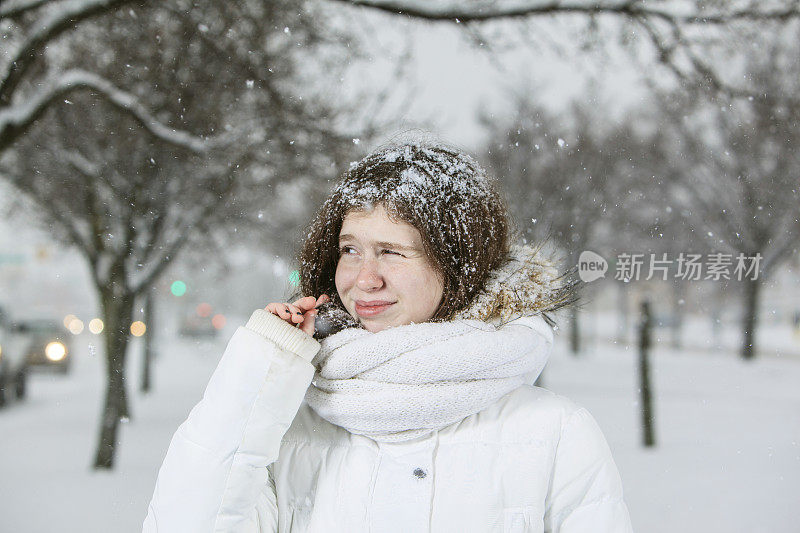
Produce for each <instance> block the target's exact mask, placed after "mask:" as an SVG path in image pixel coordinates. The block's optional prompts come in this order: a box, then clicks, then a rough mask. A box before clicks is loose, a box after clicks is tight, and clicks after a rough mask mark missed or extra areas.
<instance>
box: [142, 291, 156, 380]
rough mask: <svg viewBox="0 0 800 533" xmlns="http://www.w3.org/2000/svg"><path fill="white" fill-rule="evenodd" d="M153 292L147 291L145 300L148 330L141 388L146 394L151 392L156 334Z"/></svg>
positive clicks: (145, 321)
mask: <svg viewBox="0 0 800 533" xmlns="http://www.w3.org/2000/svg"><path fill="white" fill-rule="evenodd" d="M153 309H154V305H153V291H147V295H146V296H145V300H144V323H145V325H146V326H147V329H146V331H145V334H144V354H142V381H141V384H140V387H139V390H141V391H142V392H144V393H147V392H150V386H151V380H150V367H151V362H152V360H153V336H154V335H155V333H156V328H155V325H156V323H155V318H154V314H153Z"/></svg>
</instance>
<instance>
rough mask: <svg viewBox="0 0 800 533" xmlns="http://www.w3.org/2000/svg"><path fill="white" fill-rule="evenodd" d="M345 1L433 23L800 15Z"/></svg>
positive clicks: (790, 10) (792, 11)
mask: <svg viewBox="0 0 800 533" xmlns="http://www.w3.org/2000/svg"><path fill="white" fill-rule="evenodd" d="M330 1H331V2H338V3H343V4H350V5H353V6H358V7H364V8H369V9H374V10H378V11H383V12H386V13H392V14H395V15H403V16H406V17H411V18H418V19H424V20H428V21H433V22H456V23H461V22H486V21H489V20H502V19H520V18H530V17H540V16H550V15H557V14H581V15H599V14H604V13H608V14H613V15H623V16H626V17H654V18H660V19H662V20H666V21H671V22H674V23H679V24H728V23H730V22H734V21H750V22H755V21H770V20H774V21H787V20H791V19H797V18H800V8H798V6H797V4H796V3H792V5H790V6H787V7H786V8H785V9H770V10H760V9H758V8H757V4H754V5H753V7H752V8H749V9H740V10H734V11H730V12H725V11H720V12H717V13H710V14H698V13H695V14H680V13H677V12H671V11H669V10H664V9H656V8H651V7H648V6H647V5H646V4H645V3H644V2H641V1H639V0H629V1H624V2H580V1H578V2H562V1H560V0H553V1H550V2H543V3H542V2H532V3H531V4H530V5H524V6H514V7H496V8H493V9H484V8H482V7H481V8H466V9H459V8H456V9H436V8H435V7H433V8H432V7H430V4H429V3H428V4H423V3H422V2H420V3H416V4H412V3H410V2H402V1H400V2H382V1H376V0H330Z"/></svg>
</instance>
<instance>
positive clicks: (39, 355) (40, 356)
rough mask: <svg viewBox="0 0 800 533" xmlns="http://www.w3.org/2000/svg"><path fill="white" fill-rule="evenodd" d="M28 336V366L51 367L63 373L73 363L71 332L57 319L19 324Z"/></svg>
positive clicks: (26, 360) (18, 326) (26, 351)
mask: <svg viewBox="0 0 800 533" xmlns="http://www.w3.org/2000/svg"><path fill="white" fill-rule="evenodd" d="M17 328H18V330H19V331H20V332H22V333H23V334H25V335H26V336H27V337H28V343H27V345H26V347H25V362H26V363H27V365H28V368H30V369H33V368H51V369H53V370H55V371H57V372H60V373H62V374H66V373H67V372H68V371H69V367H70V365H71V364H72V354H71V353H70V342H69V333H68V332H67V330H66V329H64V327H63V326H62V325H61V324H60V323H59V322H58V321H56V320H43V319H39V320H28V321H25V322H20V323H19V324H18V325H17Z"/></svg>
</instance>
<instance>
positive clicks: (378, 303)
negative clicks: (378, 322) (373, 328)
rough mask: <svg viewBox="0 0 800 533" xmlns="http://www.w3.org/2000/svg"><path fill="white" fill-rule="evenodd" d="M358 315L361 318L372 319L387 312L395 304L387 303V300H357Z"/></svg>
mask: <svg viewBox="0 0 800 533" xmlns="http://www.w3.org/2000/svg"><path fill="white" fill-rule="evenodd" d="M355 304H356V313H357V314H358V316H360V317H371V316H375V315H379V314H381V313H383V312H384V311H386V310H387V309H388V308H389V307H390V306H391V305H393V304H394V302H387V301H385V300H372V301H369V302H367V301H364V300H356V302H355Z"/></svg>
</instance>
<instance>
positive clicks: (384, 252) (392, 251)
mask: <svg viewBox="0 0 800 533" xmlns="http://www.w3.org/2000/svg"><path fill="white" fill-rule="evenodd" d="M381 253H382V254H389V255H400V256H402V255H403V254H401V253H400V252H395V251H394V250H381Z"/></svg>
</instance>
